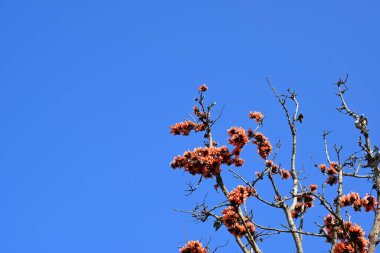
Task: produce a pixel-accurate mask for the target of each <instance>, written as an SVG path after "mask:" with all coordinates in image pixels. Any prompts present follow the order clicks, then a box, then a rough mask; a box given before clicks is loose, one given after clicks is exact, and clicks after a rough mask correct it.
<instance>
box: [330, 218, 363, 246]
mask: <svg viewBox="0 0 380 253" xmlns="http://www.w3.org/2000/svg"><path fill="white" fill-rule="evenodd" d="M324 226H325V228H326V230H327V233H328V235H329V236H330V237H331V238H333V236H334V231H335V232H337V236H338V239H339V240H340V242H338V243H336V244H335V245H334V248H333V252H334V253H365V252H367V245H368V240H367V239H365V237H364V234H365V233H364V231H363V229H362V228H361V227H360V226H358V225H357V224H352V223H351V222H349V221H344V222H343V226H341V225H340V224H339V222H338V221H337V220H336V219H335V218H334V216H333V215H332V214H329V215H327V216H326V217H325V218H324ZM327 242H331V239H330V238H329V239H327Z"/></svg>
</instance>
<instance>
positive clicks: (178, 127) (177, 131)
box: [170, 120, 205, 135]
mask: <svg viewBox="0 0 380 253" xmlns="http://www.w3.org/2000/svg"><path fill="white" fill-rule="evenodd" d="M204 128H205V126H204V124H200V125H199V124H197V123H195V122H193V121H190V120H186V121H184V122H179V123H176V124H174V125H172V126H170V133H171V134H173V135H189V133H190V131H192V130H195V132H199V131H203V130H204Z"/></svg>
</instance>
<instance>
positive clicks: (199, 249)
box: [179, 241, 207, 253]
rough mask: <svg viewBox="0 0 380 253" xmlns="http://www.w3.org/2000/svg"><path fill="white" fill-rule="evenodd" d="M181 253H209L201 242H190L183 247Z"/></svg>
mask: <svg viewBox="0 0 380 253" xmlns="http://www.w3.org/2000/svg"><path fill="white" fill-rule="evenodd" d="M179 252H181V253H207V250H206V249H205V248H203V246H202V243H200V242H199V241H189V242H188V243H187V244H186V245H185V246H183V247H182V248H181V249H180V250H179Z"/></svg>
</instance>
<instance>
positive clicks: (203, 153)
mask: <svg viewBox="0 0 380 253" xmlns="http://www.w3.org/2000/svg"><path fill="white" fill-rule="evenodd" d="M232 156H233V154H231V153H230V152H229V150H228V148H227V147H226V146H222V147H205V148H195V149H194V150H193V151H190V150H189V151H186V152H185V153H184V154H183V156H177V157H175V158H174V159H173V161H172V162H171V163H170V166H171V167H172V168H173V169H176V168H184V169H185V170H186V171H188V172H189V173H190V174H192V175H197V174H200V175H202V176H203V177H205V178H212V177H213V176H214V175H218V174H219V173H220V171H221V169H220V167H221V165H222V164H226V165H228V166H229V165H231V164H234V165H235V166H241V164H242V162H241V161H240V160H241V159H240V158H236V157H235V158H231V157H232Z"/></svg>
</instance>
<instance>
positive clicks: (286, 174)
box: [280, 169, 290, 179]
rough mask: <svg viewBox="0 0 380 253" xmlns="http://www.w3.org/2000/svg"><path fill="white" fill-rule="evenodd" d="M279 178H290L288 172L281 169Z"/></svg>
mask: <svg viewBox="0 0 380 253" xmlns="http://www.w3.org/2000/svg"><path fill="white" fill-rule="evenodd" d="M280 176H281V178H282V179H288V178H290V172H289V171H288V170H285V169H281V171H280Z"/></svg>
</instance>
